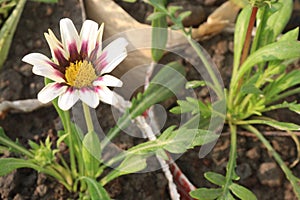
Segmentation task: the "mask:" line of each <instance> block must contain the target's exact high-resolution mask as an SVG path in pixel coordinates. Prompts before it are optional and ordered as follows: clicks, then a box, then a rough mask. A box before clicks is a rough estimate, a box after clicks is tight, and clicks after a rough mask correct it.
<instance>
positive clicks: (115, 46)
mask: <svg viewBox="0 0 300 200" xmlns="http://www.w3.org/2000/svg"><path fill="white" fill-rule="evenodd" d="M127 45H128V42H127V40H126V39H125V38H118V39H116V40H114V41H113V42H111V43H110V44H109V45H108V46H107V47H105V48H104V49H103V53H104V54H106V57H105V58H104V62H105V63H107V64H106V66H105V67H104V68H103V69H102V71H101V74H105V73H109V72H111V71H112V70H113V69H114V68H115V67H116V66H117V65H118V64H120V63H121V62H122V61H123V60H124V59H125V57H126V56H127V51H126V46H127Z"/></svg>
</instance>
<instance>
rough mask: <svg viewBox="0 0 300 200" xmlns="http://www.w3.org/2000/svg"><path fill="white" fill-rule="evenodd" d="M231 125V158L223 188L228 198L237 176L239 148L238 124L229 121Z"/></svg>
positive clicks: (225, 196)
mask: <svg viewBox="0 0 300 200" xmlns="http://www.w3.org/2000/svg"><path fill="white" fill-rule="evenodd" d="M228 124H229V127H230V134H231V138H230V140H231V141H230V153H229V160H228V163H227V172H226V182H225V185H224V188H223V197H224V199H226V198H227V195H228V193H229V186H230V185H231V183H232V179H234V176H235V171H234V170H235V167H236V149H237V145H236V144H237V133H236V125H233V124H231V122H228Z"/></svg>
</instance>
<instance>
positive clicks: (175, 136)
mask: <svg viewBox="0 0 300 200" xmlns="http://www.w3.org/2000/svg"><path fill="white" fill-rule="evenodd" d="M197 132H198V130H197V129H185V128H181V129H178V130H176V131H173V132H172V135H171V137H169V138H167V140H166V141H167V144H166V145H164V149H165V150H167V151H169V152H171V153H184V152H185V151H186V150H187V149H189V148H190V147H191V146H192V144H193V140H194V139H195V137H196V134H197ZM159 140H161V138H160V139H159ZM166 141H162V143H164V142H166Z"/></svg>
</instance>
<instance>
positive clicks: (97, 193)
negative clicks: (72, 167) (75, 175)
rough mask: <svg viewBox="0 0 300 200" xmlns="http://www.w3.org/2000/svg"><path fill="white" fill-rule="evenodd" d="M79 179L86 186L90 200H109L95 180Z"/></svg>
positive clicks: (105, 192)
mask: <svg viewBox="0 0 300 200" xmlns="http://www.w3.org/2000/svg"><path fill="white" fill-rule="evenodd" d="M80 179H82V180H84V181H85V182H86V183H87V185H88V191H89V195H90V196H91V199H92V200H99V199H101V200H110V197H109V195H108V193H107V191H106V190H105V189H104V187H103V186H102V185H101V184H100V183H98V182H97V181H96V180H95V179H92V178H89V177H86V176H83V177H80Z"/></svg>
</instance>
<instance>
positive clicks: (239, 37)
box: [233, 5, 252, 70]
mask: <svg viewBox="0 0 300 200" xmlns="http://www.w3.org/2000/svg"><path fill="white" fill-rule="evenodd" d="M251 9H252V7H251V6H250V5H248V6H246V7H245V8H244V9H243V10H242V11H241V13H240V14H239V16H238V18H237V21H236V25H235V30H238V31H235V33H234V60H233V68H234V69H236V70H237V69H238V67H239V64H240V60H241V55H242V50H243V46H244V41H245V38H246V32H247V27H248V24H249V20H250V15H251Z"/></svg>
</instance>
